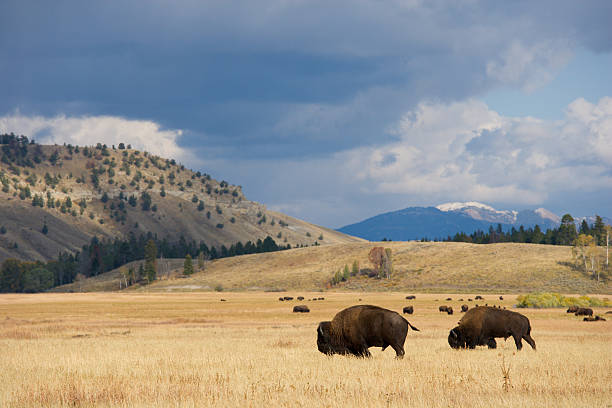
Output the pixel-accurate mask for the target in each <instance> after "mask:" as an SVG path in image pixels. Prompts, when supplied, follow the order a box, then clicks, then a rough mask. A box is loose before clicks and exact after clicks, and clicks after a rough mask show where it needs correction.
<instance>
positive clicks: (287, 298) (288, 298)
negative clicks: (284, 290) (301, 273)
mask: <svg viewBox="0 0 612 408" xmlns="http://www.w3.org/2000/svg"><path fill="white" fill-rule="evenodd" d="M283 299H285V300H293V297H291V296H285V297H283Z"/></svg>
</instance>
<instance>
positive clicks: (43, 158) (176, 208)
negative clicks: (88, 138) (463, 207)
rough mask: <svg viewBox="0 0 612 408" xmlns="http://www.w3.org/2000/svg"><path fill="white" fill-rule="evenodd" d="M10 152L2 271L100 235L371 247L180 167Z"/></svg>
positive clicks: (110, 157)
mask: <svg viewBox="0 0 612 408" xmlns="http://www.w3.org/2000/svg"><path fill="white" fill-rule="evenodd" d="M0 147H1V149H0V262H2V261H3V260H4V259H6V258H9V257H15V258H19V259H22V260H48V259H50V258H53V257H56V256H57V254H58V252H59V251H60V250H62V251H76V250H79V249H80V248H81V247H82V245H84V244H85V243H88V242H89V240H90V239H91V237H92V236H94V235H97V236H98V237H107V238H111V237H125V236H126V235H127V234H129V233H134V234H136V235H140V234H142V233H148V232H150V233H152V234H157V235H158V236H159V237H160V238H162V237H167V238H168V240H169V241H178V239H179V238H180V236H181V235H182V236H184V237H185V238H186V239H187V240H189V241H191V240H195V241H196V242H197V243H199V242H200V241H204V242H205V243H206V244H207V245H209V246H216V247H220V246H221V245H226V246H229V245H231V244H233V243H236V242H239V241H240V242H243V243H244V242H246V241H249V240H251V241H253V242H255V241H256V240H257V239H264V238H265V237H266V236H271V237H272V238H274V240H275V241H276V242H277V243H278V244H279V245H287V244H291V246H294V247H295V246H301V245H313V244H314V243H315V242H317V243H318V244H322V245H326V244H335V243H343V242H358V241H362V240H361V239H359V238H353V237H350V236H347V235H344V234H342V233H339V232H336V231H333V230H329V229H326V228H323V227H319V226H316V225H313V224H310V223H307V222H304V221H300V220H297V219H295V218H292V217H289V216H287V215H284V214H280V213H277V212H273V211H269V210H268V209H267V208H266V206H265V205H262V204H260V203H257V202H253V201H249V200H248V199H247V198H246V197H245V196H244V194H243V192H242V187H241V186H237V185H232V184H229V183H228V182H226V181H223V180H222V181H218V180H215V179H214V178H213V177H211V176H210V175H208V174H202V173H200V172H194V171H191V170H189V169H186V168H185V167H184V166H183V165H181V164H180V163H176V162H175V161H174V160H172V159H171V158H161V157H158V156H154V155H151V154H149V153H147V152H140V151H137V150H132V149H119V148H115V146H110V147H106V146H103V145H99V146H97V147H91V146H90V147H83V146H81V147H75V146H70V145H68V146H58V145H54V146H43V145H37V144H31V143H23V142H16V141H15V142H14V143H12V144H0ZM279 188H282V186H279ZM36 204H40V206H39V205H36ZM45 224H46V225H47V233H46V234H45V233H43V227H44V225H45Z"/></svg>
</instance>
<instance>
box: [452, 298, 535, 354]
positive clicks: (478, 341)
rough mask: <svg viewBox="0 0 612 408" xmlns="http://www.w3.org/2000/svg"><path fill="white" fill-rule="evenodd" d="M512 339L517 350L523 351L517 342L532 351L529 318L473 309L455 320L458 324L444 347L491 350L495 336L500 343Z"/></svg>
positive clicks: (515, 313)
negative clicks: (478, 347)
mask: <svg viewBox="0 0 612 408" xmlns="http://www.w3.org/2000/svg"><path fill="white" fill-rule="evenodd" d="M510 336H512V337H513V338H514V343H515V344H516V348H517V350H520V349H522V348H523V343H522V341H521V339H525V341H527V343H529V345H530V346H531V348H533V349H534V350H535V348H536V344H535V341H534V340H533V338H531V325H530V324H529V319H528V318H527V317H525V316H523V315H522V314H520V313H517V312H512V311H510V310H503V309H496V308H493V307H485V306H483V307H475V308H473V309H470V310H469V311H468V312H467V313H466V314H465V315H464V316H463V317H462V318H461V320H460V321H459V325H458V326H457V327H455V328H454V329H452V330H451V331H450V333H449V334H448V344H449V345H450V346H451V347H452V348H456V349H458V348H470V349H473V348H475V347H476V346H485V345H486V346H488V347H489V348H495V347H496V346H497V344H496V343H495V338H496V337H503V338H504V340H505V339H507V338H508V337H510Z"/></svg>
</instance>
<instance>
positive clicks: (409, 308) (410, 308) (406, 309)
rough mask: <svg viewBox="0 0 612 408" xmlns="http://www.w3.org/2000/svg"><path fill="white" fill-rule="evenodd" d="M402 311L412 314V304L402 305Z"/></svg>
mask: <svg viewBox="0 0 612 408" xmlns="http://www.w3.org/2000/svg"><path fill="white" fill-rule="evenodd" d="M402 312H403V313H404V314H406V313H407V314H413V313H414V308H413V307H412V306H404V309H403V310H402Z"/></svg>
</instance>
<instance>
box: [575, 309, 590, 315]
mask: <svg viewBox="0 0 612 408" xmlns="http://www.w3.org/2000/svg"><path fill="white" fill-rule="evenodd" d="M574 314H575V315H576V316H593V309H591V308H590V307H579V308H578V310H576V311H575V312H574Z"/></svg>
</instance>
